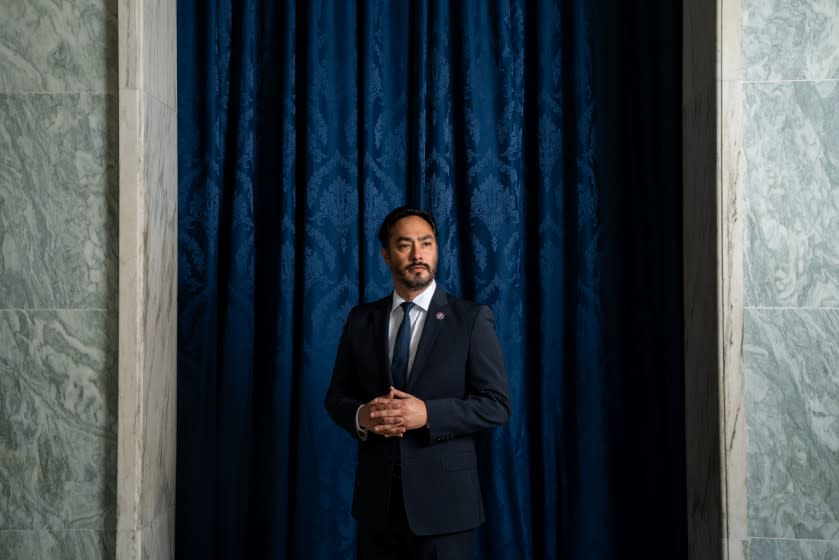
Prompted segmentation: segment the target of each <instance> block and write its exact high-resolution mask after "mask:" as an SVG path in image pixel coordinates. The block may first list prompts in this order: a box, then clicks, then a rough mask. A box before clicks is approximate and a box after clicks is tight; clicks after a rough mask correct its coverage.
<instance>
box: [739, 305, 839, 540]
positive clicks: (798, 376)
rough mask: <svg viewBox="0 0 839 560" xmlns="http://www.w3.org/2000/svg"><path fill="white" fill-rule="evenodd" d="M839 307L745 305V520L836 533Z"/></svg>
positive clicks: (804, 535) (754, 532)
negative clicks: (748, 306)
mask: <svg viewBox="0 0 839 560" xmlns="http://www.w3.org/2000/svg"><path fill="white" fill-rule="evenodd" d="M837 340H839V310H836V309H820V310H813V309H806V310H801V309H798V310H796V309H783V310H779V309H747V310H746V321H745V349H744V353H745V364H746V365H745V376H746V412H747V418H746V429H747V436H746V438H747V455H748V457H747V460H748V491H749V527H750V534H751V536H754V537H768V538H799V539H826V540H839V468H837V465H839V345H837V344H836V341H837Z"/></svg>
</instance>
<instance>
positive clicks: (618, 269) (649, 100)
mask: <svg viewBox="0 0 839 560" xmlns="http://www.w3.org/2000/svg"><path fill="white" fill-rule="evenodd" d="M670 4H672V3H669V2H666V1H665V0H657V1H653V2H645V3H644V4H643V8H642V6H641V4H640V3H637V2H636V3H631V2H630V3H611V2H607V1H606V0H592V1H586V0H564V1H544V0H542V1H536V0H533V1H526V0H507V1H500V0H499V1H493V2H485V1H478V0H470V1H457V2H454V1H452V2H442V1H433V0H417V1H412V2H394V1H385V0H381V1H361V0H359V1H356V2H350V1H325V0H317V1H315V0H312V1H309V2H290V1H289V2H279V1H270V0H240V1H237V2H232V1H230V0H218V1H216V2H202V1H200V0H181V1H179V3H178V84H179V88H178V126H179V128H178V133H179V176H180V193H179V300H178V313H179V335H178V345H179V346H178V347H179V350H178V367H179V371H178V465H177V469H178V470H177V521H176V527H177V535H176V549H177V550H176V551H177V556H178V558H181V559H186V560H188V559H191V558H195V559H202V560H203V559H211V558H218V559H238V558H266V559H280V558H306V559H310V558H311V559H324V560H326V559H333V558H353V557H355V525H354V522H353V521H352V518H351V515H350V500H351V495H352V489H353V475H354V465H355V456H356V449H355V443H354V442H353V441H352V440H351V439H350V438H349V437H348V436H347V435H346V434H345V433H343V432H342V431H340V430H339V429H338V428H337V427H336V426H334V425H333V424H332V423H331V421H330V420H329V418H328V417H327V415H326V413H325V411H324V409H323V404H322V403H323V397H324V394H325V391H326V387H327V385H328V382H329V378H330V375H331V370H332V364H333V360H334V357H335V351H336V347H337V341H338V337H339V336H340V332H341V328H342V326H343V321H344V319H345V318H346V316H347V313H348V312H349V310H350V309H351V307H352V306H354V305H356V304H357V303H359V302H361V301H370V300H373V299H377V298H379V297H382V296H384V295H386V294H387V293H389V291H390V289H391V280H390V275H389V273H388V270H387V268H386V267H385V266H384V265H383V264H382V262H381V255H380V254H379V245H378V240H377V239H376V230H377V228H378V226H379V223H380V222H381V220H382V218H383V217H384V216H385V214H386V213H387V212H388V211H389V210H391V209H392V208H393V207H395V206H398V205H401V204H405V203H408V204H412V205H415V206H419V207H423V208H426V209H428V210H430V211H431V212H432V213H434V214H435V216H436V217H437V220H438V223H439V239H438V246H439V252H440V255H439V271H438V275H437V279H438V282H439V283H440V284H441V285H442V286H443V288H444V289H446V290H448V291H451V292H453V293H456V294H459V295H462V296H463V297H466V298H469V299H474V300H476V301H479V302H482V303H486V304H489V305H490V306H491V307H492V309H493V312H494V313H495V316H496V318H497V331H498V335H499V339H500V341H501V344H502V347H503V349H504V354H505V362H506V366H507V370H508V375H509V378H510V384H511V390H512V395H511V397H512V404H513V416H512V418H511V420H510V422H509V423H508V424H507V425H506V426H505V427H503V428H501V429H496V430H494V431H492V432H489V433H486V434H483V435H482V436H481V439H480V449H481V454H482V455H481V457H482V459H483V460H482V462H481V476H482V484H483V487H484V495H485V497H486V499H485V504H486V513H487V523H486V525H485V526H484V527H483V528H481V529H480V530H479V531H478V533H477V537H476V538H477V547H476V557H479V558H487V559H499V560H501V559H510V558H574V559H577V558H578V559H583V558H585V559H598V558H620V557H623V555H625V554H628V553H630V552H635V553H641V554H646V555H648V556H649V557H653V558H658V557H662V558H665V557H666V558H672V557H682V556H683V555H684V552H685V550H686V533H685V531H686V529H685V527H686V522H685V519H686V512H685V507H686V503H685V492H684V484H685V482H684V436H683V429H682V427H683V425H684V412H683V404H682V401H683V395H682V391H683V381H682V363H681V359H682V338H681V337H682V330H681V325H682V311H681V301H682V288H681V282H682V278H681V176H680V173H681V172H680V161H681V152H680V150H681V147H680V137H681V130H680V127H679V124H678V123H679V122H680V118H681V98H680V89H679V87H680V83H681V66H680V64H681V61H680V54H679V53H680V50H679V49H680V45H681V35H680V33H679V32H678V30H679V29H680V28H681V12H680V11H679V8H676V7H674V6H672V5H670Z"/></svg>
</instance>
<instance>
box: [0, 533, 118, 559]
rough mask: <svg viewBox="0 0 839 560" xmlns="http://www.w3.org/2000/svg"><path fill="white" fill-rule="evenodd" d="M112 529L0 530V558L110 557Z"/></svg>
mask: <svg viewBox="0 0 839 560" xmlns="http://www.w3.org/2000/svg"><path fill="white" fill-rule="evenodd" d="M115 550H116V542H115V535H114V532H113V531H93V530H72V531H46V530H40V531H35V530H33V531H6V530H0V558H3V559H9V560H12V559H14V560H81V559H84V560H113V559H114V557H115Z"/></svg>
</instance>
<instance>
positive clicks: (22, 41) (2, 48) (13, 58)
mask: <svg viewBox="0 0 839 560" xmlns="http://www.w3.org/2000/svg"><path fill="white" fill-rule="evenodd" d="M173 4H174V3H173ZM116 18H117V7H116V2H115V1H114V0H73V1H72V2H55V1H51V0H26V1H19V0H18V1H14V0H13V1H7V2H2V3H1V4H0V92H6V93H8V92H99V93H105V92H115V91H116V77H117V75H116V49H117V36H116Z"/></svg>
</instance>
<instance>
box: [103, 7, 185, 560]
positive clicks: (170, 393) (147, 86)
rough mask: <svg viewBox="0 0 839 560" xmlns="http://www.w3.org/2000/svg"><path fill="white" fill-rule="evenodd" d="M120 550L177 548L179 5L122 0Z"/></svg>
mask: <svg viewBox="0 0 839 560" xmlns="http://www.w3.org/2000/svg"><path fill="white" fill-rule="evenodd" d="M119 30H120V32H119V149H120V154H121V157H120V166H119V177H120V201H119V220H120V240H119V249H120V261H119V289H120V292H119V309H120V314H119V384H120V389H119V451H118V473H119V476H118V481H117V494H118V496H117V558H119V559H123V558H125V559H128V558H131V559H137V560H140V559H146V558H148V559H154V560H166V559H169V558H173V557H174V537H175V533H174V523H175V444H176V425H175V421H176V405H177V400H176V363H177V359H176V351H177V350H176V341H177V317H176V309H177V301H176V298H177V296H176V294H177V202H178V200H177V188H178V185H177V153H178V151H177V95H176V78H177V74H176V35H175V32H176V11H175V2H171V1H168V0H119Z"/></svg>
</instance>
